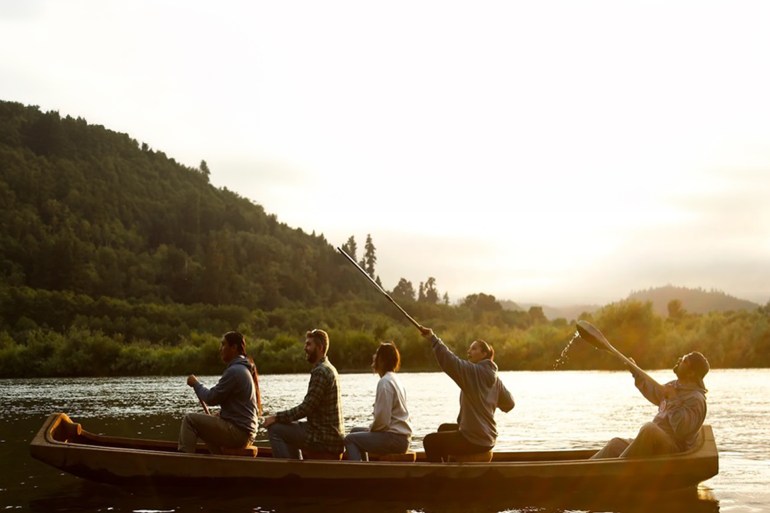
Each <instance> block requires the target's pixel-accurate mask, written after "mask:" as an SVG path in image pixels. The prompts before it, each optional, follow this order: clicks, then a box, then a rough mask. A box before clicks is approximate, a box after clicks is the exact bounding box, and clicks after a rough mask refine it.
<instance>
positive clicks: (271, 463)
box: [30, 413, 719, 497]
mask: <svg viewBox="0 0 770 513" xmlns="http://www.w3.org/2000/svg"><path fill="white" fill-rule="evenodd" d="M176 447H177V443H176V441H170V440H147V439H135V438H125V437H113V436H105V435H98V434H94V433H90V432H88V431H86V430H84V429H83V427H82V426H81V425H80V424H78V423H75V422H73V421H72V420H71V419H70V417H68V416H67V415H66V414H64V413H55V414H52V415H50V416H49V417H48V418H47V419H46V421H45V422H44V424H43V426H42V427H41V428H40V430H39V431H38V433H37V434H36V435H35V437H34V439H33V440H32V442H31V443H30V452H31V455H32V456H33V457H34V458H36V459H38V460H40V461H42V462H44V463H46V464H48V465H51V466H53V467H56V468H57V469H60V470H63V471H65V472H68V473H70V474H73V475H75V476H79V477H82V478H86V479H89V480H95V481H100V482H106V483H112V484H117V485H121V486H132V485H136V486H143V485H149V486H152V487H154V488H156V489H157V488H158V487H162V486H168V487H177V486H183V487H196V486H204V485H205V487H206V488H207V489H212V488H214V487H223V486H228V485H236V486H238V487H244V486H247V487H248V488H247V489H249V490H252V489H262V490H266V491H270V492H271V493H281V491H282V490H285V491H286V492H287V493H291V494H292V495H296V494H298V493H303V492H304V493H312V494H318V493H323V494H326V493H330V494H334V495H336V496H340V495H342V496H351V495H356V494H367V492H368V493H371V491H372V490H383V489H384V490H388V494H389V495H391V496H392V495H394V494H395V495H398V494H402V493H403V494H405V495H407V494H408V495H414V494H417V495H422V496H425V495H435V494H444V495H448V494H451V495H454V494H458V493H459V494H461V495H462V494H468V495H477V494H479V493H485V494H487V496H488V497H492V496H496V495H497V496H499V495H501V494H505V495H506V496H510V495H511V494H521V495H527V496H530V495H532V494H535V495H544V496H550V495H552V494H556V493H562V494H563V493H565V492H569V493H575V492H577V491H579V492H580V493H583V494H589V495H594V496H595V495H596V494H603V495H605V496H609V495H612V496H617V497H622V496H626V495H637V494H645V493H648V492H651V493H656V494H660V493H662V492H668V491H674V490H695V489H696V488H697V486H698V484H699V483H701V482H703V481H705V480H707V479H709V478H711V477H713V476H715V475H716V474H717V473H718V469H719V462H718V454H717V447H716V443H715V441H714V434H713V431H712V429H711V427H710V426H708V425H704V426H703V428H702V429H701V433H700V435H699V442H698V444H697V445H696V447H694V448H693V449H691V450H689V451H687V452H683V453H678V454H675V455H668V456H659V457H651V458H644V459H641V458H640V459H604V460H591V459H589V458H590V456H591V455H592V454H594V453H595V452H596V449H586V450H557V451H542V452H516V451H495V452H494V455H493V458H492V461H491V462H488V463H480V462H447V463H429V462H427V461H425V456H424V453H417V454H416V461H414V462H400V461H368V462H358V461H355V462H354V461H346V460H344V459H343V460H341V461H329V460H287V459H282V458H273V457H272V454H271V452H270V448H269V446H259V447H258V448H257V449H258V450H257V454H256V456H254V455H252V456H235V455H214V454H210V453H209V452H208V451H207V450H206V448H205V446H204V445H203V444H200V445H199V447H198V450H197V452H196V453H195V454H184V453H180V452H177V450H176ZM383 487H385V488H383ZM242 489H243V488H242Z"/></svg>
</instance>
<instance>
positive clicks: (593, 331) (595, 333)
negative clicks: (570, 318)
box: [576, 320, 612, 352]
mask: <svg viewBox="0 0 770 513" xmlns="http://www.w3.org/2000/svg"><path fill="white" fill-rule="evenodd" d="M576 324H577V332H578V334H579V335H580V338H582V339H583V340H585V341H586V342H588V343H589V344H591V345H592V346H594V347H595V348H596V349H601V350H602V351H610V352H611V351H612V349H611V347H612V346H611V345H610V342H609V341H608V340H607V339H606V338H605V337H604V335H602V332H601V331H599V328H597V327H596V326H594V325H593V324H591V323H590V322H588V321H583V320H580V321H577V323H576Z"/></svg>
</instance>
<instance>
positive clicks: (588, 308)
mask: <svg viewBox="0 0 770 513" xmlns="http://www.w3.org/2000/svg"><path fill="white" fill-rule="evenodd" d="M521 305H522V307H523V309H524V310H529V309H530V308H531V307H533V306H539V307H541V308H542V309H543V314H544V315H545V317H546V319H548V320H549V321H552V320H554V319H566V320H567V321H574V320H575V319H577V318H578V317H580V314H582V313H586V312H588V313H591V312H595V311H596V310H598V309H599V308H601V306H600V305H569V306H546V305H538V304H534V303H522V304H521Z"/></svg>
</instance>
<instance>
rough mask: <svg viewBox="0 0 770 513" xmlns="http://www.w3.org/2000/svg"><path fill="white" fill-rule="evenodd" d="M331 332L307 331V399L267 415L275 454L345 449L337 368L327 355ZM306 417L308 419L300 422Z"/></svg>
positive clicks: (275, 456)
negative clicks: (308, 369) (310, 368)
mask: <svg viewBox="0 0 770 513" xmlns="http://www.w3.org/2000/svg"><path fill="white" fill-rule="evenodd" d="M328 350H329V335H328V334H327V333H326V332H325V331H323V330H312V331H308V332H307V333H306V335H305V356H306V358H307V361H308V362H309V363H311V364H312V365H313V369H312V370H311V371H310V383H309V384H308V388H307V394H306V395H305V399H303V400H302V402H301V403H300V404H298V405H297V406H295V407H294V408H291V409H288V410H284V411H280V412H278V413H276V414H275V415H271V416H269V417H266V418H265V422H264V426H265V427H266V428H267V434H268V437H269V439H270V447H271V448H272V450H273V457H274V458H293V459H299V457H300V450H305V451H318V452H331V453H339V454H341V453H342V449H343V443H342V439H343V438H344V436H345V428H344V427H343V425H342V405H341V401H340V384H339V376H338V375H337V369H335V368H334V365H332V364H331V363H330V362H329V359H328V358H327V357H326V352H327V351H328ZM305 417H307V421H306V422H298V420H299V419H302V418H305Z"/></svg>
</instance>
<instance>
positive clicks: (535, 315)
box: [529, 306, 548, 324]
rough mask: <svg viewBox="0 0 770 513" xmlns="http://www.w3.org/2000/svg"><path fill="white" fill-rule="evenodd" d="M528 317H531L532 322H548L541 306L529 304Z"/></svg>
mask: <svg viewBox="0 0 770 513" xmlns="http://www.w3.org/2000/svg"><path fill="white" fill-rule="evenodd" d="M529 318H530V319H532V323H533V324H542V323H546V322H548V319H547V318H546V316H545V313H543V307H542V306H530V307H529Z"/></svg>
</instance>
